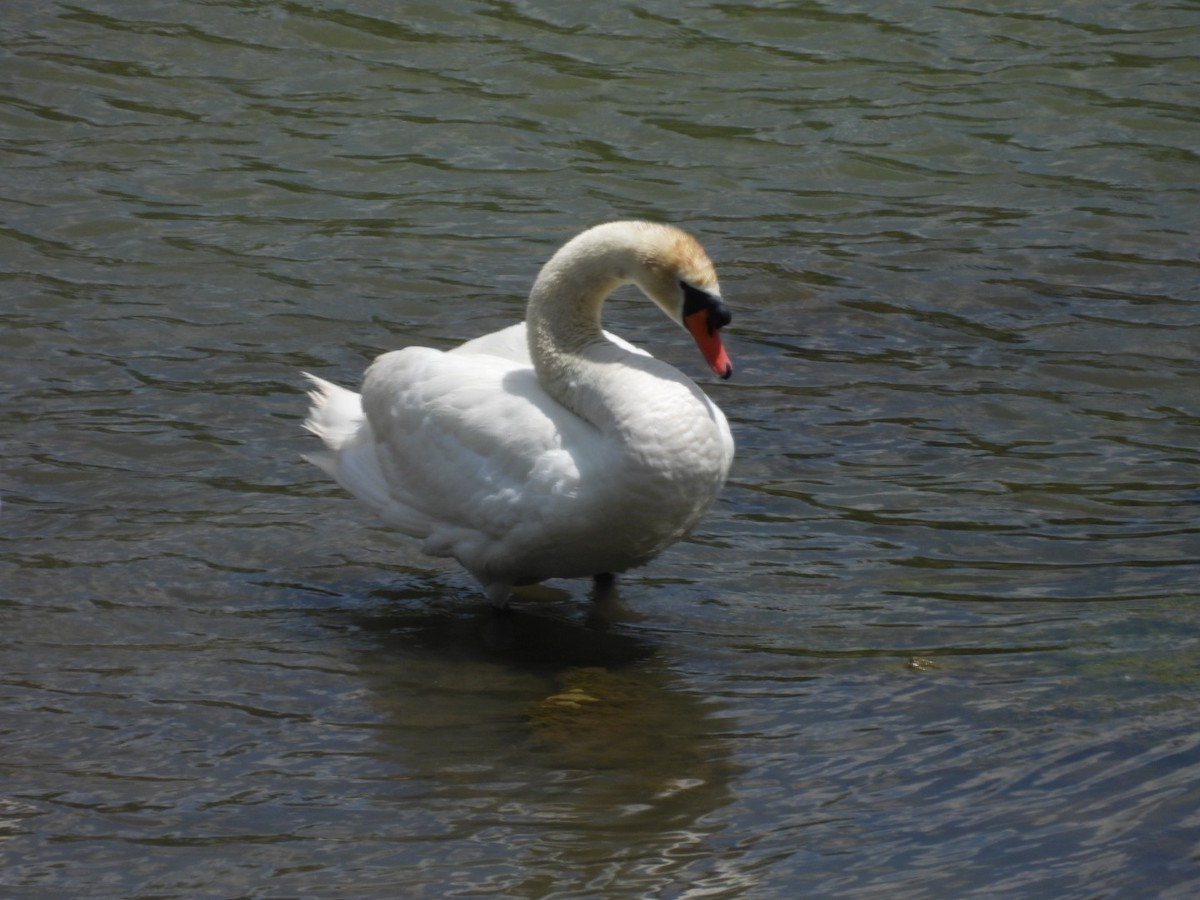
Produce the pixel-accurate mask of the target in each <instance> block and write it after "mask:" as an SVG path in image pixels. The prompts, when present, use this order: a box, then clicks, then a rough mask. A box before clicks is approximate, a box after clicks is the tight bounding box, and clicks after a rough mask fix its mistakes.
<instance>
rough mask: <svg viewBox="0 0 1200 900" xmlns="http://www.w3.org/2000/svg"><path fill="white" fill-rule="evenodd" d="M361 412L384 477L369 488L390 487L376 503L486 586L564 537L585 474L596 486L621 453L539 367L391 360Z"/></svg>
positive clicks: (378, 365)
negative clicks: (551, 389)
mask: <svg viewBox="0 0 1200 900" xmlns="http://www.w3.org/2000/svg"><path fill="white" fill-rule="evenodd" d="M362 406H363V412H364V414H365V418H366V423H367V425H368V427H369V431H370V439H371V451H372V452H371V455H372V456H373V457H374V459H375V467H376V469H377V471H378V473H379V474H380V476H381V481H380V480H374V479H371V480H367V479H364V484H372V483H373V484H374V487H375V488H378V487H379V486H380V484H382V485H383V486H385V487H386V496H383V497H376V498H375V499H374V501H373V502H372V505H374V506H376V507H377V508H378V509H379V510H380V511H381V513H382V514H383V515H384V516H385V518H387V519H389V520H390V521H392V522H394V523H395V524H398V525H401V526H402V527H403V528H404V530H406V531H408V533H410V534H413V535H414V536H416V537H421V538H424V541H425V548H424V549H425V550H426V552H428V553H431V554H434V555H439V556H453V557H455V558H456V559H458V560H459V561H460V562H461V563H463V565H464V566H466V567H467V569H468V570H470V571H472V573H473V574H475V575H476V577H479V578H480V580H482V581H484V582H485V583H486V582H488V581H489V580H494V578H493V575H494V571H495V570H497V569H498V568H503V567H504V566H505V565H506V563H505V557H506V556H511V555H513V554H514V553H515V552H516V550H517V549H518V548H522V547H528V546H530V545H534V544H537V543H539V541H541V542H544V541H545V540H547V539H548V536H549V535H550V534H552V533H553V532H554V531H555V530H556V529H558V528H562V527H565V525H566V523H564V522H562V521H561V519H562V518H563V516H564V515H574V514H575V513H574V508H575V507H574V504H572V503H571V502H570V501H571V500H572V499H574V498H575V497H577V496H578V495H579V494H580V492H581V488H582V482H583V480H584V477H585V476H584V474H583V473H584V471H586V478H587V479H588V480H589V481H590V480H592V479H595V478H596V470H597V467H599V468H600V469H603V468H604V465H605V460H606V458H608V457H610V456H612V455H613V448H612V445H611V442H610V441H609V440H608V439H606V438H604V437H603V436H602V435H601V434H600V433H599V432H598V431H597V430H596V429H595V428H594V427H593V426H592V425H590V424H588V423H587V422H584V421H583V420H582V419H580V418H579V417H578V416H576V415H575V414H574V413H572V412H570V411H569V410H567V409H566V408H564V407H562V406H561V405H560V404H558V403H557V402H556V401H555V400H553V399H552V398H551V397H550V396H549V395H548V394H546V392H545V391H544V390H543V388H542V386H541V384H540V383H539V382H538V380H537V376H536V375H535V373H534V371H533V369H532V368H531V367H528V366H523V365H521V364H520V363H518V362H514V361H512V360H509V359H504V358H502V357H500V356H494V355H490V354H483V353H479V354H463V353H462V352H461V351H455V352H451V353H442V352H439V351H437V350H430V349H427V348H416V347H410V348H407V349H405V350H398V351H395V352H393V353H387V354H384V355H383V356H381V357H379V358H378V359H377V360H376V361H375V362H374V364H373V365H372V366H371V367H370V369H368V370H367V376H366V379H365V381H364V383H363V395H362ZM365 468H368V469H370V465H367V466H366V467H365ZM596 480H598V481H600V482H601V483H603V480H602V478H599V479H596ZM364 499H366V498H364ZM369 502H371V501H369ZM414 526H416V527H414ZM507 564H508V565H513V564H514V563H513V561H512V560H509V562H508V563H507Z"/></svg>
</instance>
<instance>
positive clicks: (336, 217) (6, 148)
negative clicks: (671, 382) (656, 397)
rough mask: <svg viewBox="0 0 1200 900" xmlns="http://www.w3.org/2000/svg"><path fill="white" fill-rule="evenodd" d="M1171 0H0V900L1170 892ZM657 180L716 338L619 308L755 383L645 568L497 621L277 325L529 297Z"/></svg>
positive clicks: (1183, 857) (1187, 270)
mask: <svg viewBox="0 0 1200 900" xmlns="http://www.w3.org/2000/svg"><path fill="white" fill-rule="evenodd" d="M1198 40H1200V6H1197V5H1196V4H1195V3H1190V2H1176V3H1132V4H1130V3H1115V2H1099V3H1097V2H1089V3H1074V2H1068V3H1058V4H1054V5H1039V4H1001V3H974V4H969V5H949V6H947V5H939V6H931V5H929V4H924V3H913V2H897V3H889V4H868V3H851V2H827V3H815V2H814V3H788V4H753V5H752V4H728V3H727V4H718V3H709V2H696V3H685V4H680V3H663V2H649V3H641V4H616V5H613V4H610V5H607V6H604V7H603V8H599V7H596V5H594V4H593V5H590V6H586V5H585V6H570V7H568V6H564V5H562V4H549V3H543V2H530V3H484V2H481V3H469V2H457V0H449V2H443V3H439V4H424V3H405V4H395V3H384V2H369V0H348V2H343V3H340V4H332V3H328V4H326V3H308V2H296V3H265V2H250V0H227V2H217V0H213V2H204V3H166V2H139V3H137V4H130V3H119V2H108V0H101V2H88V3H80V4H70V3H61V2H37V3H23V4H17V5H15V6H14V7H13V9H10V10H7V11H6V13H5V16H4V20H3V23H2V24H0V47H2V49H3V55H0V82H2V87H0V148H2V149H3V154H4V156H3V159H4V168H3V175H2V176H0V178H2V179H3V180H2V190H0V195H2V197H0V199H2V205H0V209H2V210H3V228H2V230H0V245H2V250H0V274H2V277H3V293H2V295H0V296H2V298H3V299H2V300H0V379H2V381H0V383H2V384H3V387H4V390H3V392H2V393H0V452H2V456H3V471H2V473H0V502H2V504H3V505H2V506H0V538H2V543H0V704H2V706H0V709H3V715H2V716H0V773H2V778H0V839H3V841H2V842H0V887H2V888H3V890H2V891H0V892H2V893H3V894H4V895H5V896H12V897H65V896H80V897H83V896H86V897H152V896H153V897H188V898H191V897H293V896H306V897H335V896H346V897H351V896H352V897H447V896H471V897H475V896H502V897H638V898H643V897H664V898H665V897H702V896H703V897H729V898H733V897H753V898H770V897H795V896H813V897H855V898H863V897H868V898H869V897H884V896H886V897H888V898H889V900H893V898H923V897H929V896H940V897H969V896H988V897H997V896H1004V897H1018V896H1021V897H1025V896H1054V897H1064V898H1066V897H1116V896H1149V895H1154V896H1161V897H1167V898H1179V900H1182V898H1190V897H1192V896H1195V895H1196V894H1197V892H1200V815H1198V814H1197V810H1198V809H1200V729H1198V728H1197V721H1198V712H1200V609H1198V607H1197V602H1198V600H1200V592H1198V591H1197V588H1196V584H1197V583H1198V579H1200V466H1198V464H1200V449H1198V448H1200V399H1198V398H1200V363H1198V361H1197V360H1198V357H1200V306H1198V300H1200V289H1198V284H1200V260H1198V257H1197V252H1196V235H1197V234H1198V233H1200V212H1197V210H1200V188H1198V187H1197V185H1200V159H1198V156H1197V148H1198V146H1200V61H1198V60H1197V57H1196V54H1195V47H1196V46H1197V41H1198ZM628 216H646V217H652V218H656V219H662V220H666V221H670V222H673V223H676V224H679V225H681V226H683V227H685V228H687V229H688V230H690V231H692V232H693V233H694V234H696V235H697V236H698V237H699V238H700V239H701V241H702V242H703V243H704V244H705V246H706V247H707V248H708V250H709V251H710V254H711V255H712V256H713V258H714V260H715V261H716V263H717V266H718V270H719V272H720V274H721V280H722V286H723V290H724V293H725V295H726V299H727V300H728V302H729V303H730V306H731V308H732V311H733V314H734V322H733V324H732V326H731V327H730V328H729V329H728V331H727V335H728V337H727V346H728V348H729V350H730V353H731V355H732V357H733V360H734V363H735V366H736V375H735V377H734V379H733V380H732V381H731V382H729V383H714V382H713V379H711V378H710V377H708V376H707V374H706V370H705V367H704V365H703V362H702V360H700V359H699V357H698V356H696V354H695V353H694V350H693V349H692V348H691V347H689V346H686V345H685V343H684V341H683V340H681V334H680V333H679V331H678V329H675V328H673V327H672V326H671V325H670V324H669V323H667V322H666V321H665V320H663V319H662V317H661V315H659V314H658V313H657V312H656V311H655V310H653V309H652V308H650V307H649V305H648V304H644V303H642V302H641V301H640V300H639V299H637V298H635V297H634V296H633V295H632V294H622V295H620V296H619V297H618V298H616V299H614V301H613V302H612V303H611V304H610V307H609V309H608V313H607V320H606V321H607V324H608V326H609V327H610V328H611V329H612V330H614V331H617V332H619V333H621V334H623V335H624V336H625V337H627V338H629V339H631V340H634V341H635V342H638V343H642V344H644V345H646V346H650V347H653V349H654V351H655V353H656V354H657V355H660V356H663V357H665V358H667V359H669V360H671V361H672V362H674V363H676V364H677V365H679V366H680V367H681V368H683V369H684V370H685V371H688V372H689V373H691V374H692V375H693V376H694V377H696V378H697V380H698V381H700V382H701V383H702V384H703V385H704V387H705V389H706V390H708V391H709V392H710V394H711V396H713V397H714V399H715V400H716V401H717V402H718V403H719V404H721V405H722V407H723V408H724V409H725V410H726V412H727V413H728V414H729V417H730V420H731V423H732V425H733V428H734V432H735V436H736V439H737V442H738V459H737V461H736V462H735V465H734V470H733V473H732V476H731V481H730V484H729V486H728V488H727V490H726V492H725V493H724V495H723V497H722V500H721V501H720V503H719V504H718V506H717V508H716V509H715V510H714V511H713V513H712V514H711V515H710V516H709V517H708V518H707V519H706V520H705V522H704V523H703V524H702V526H701V528H700V529H699V530H698V532H697V533H696V534H695V535H694V536H693V538H692V539H691V540H689V541H688V542H686V543H684V544H681V545H679V546H677V547H675V548H673V549H672V550H671V551H669V552H668V553H667V554H665V555H664V556H663V557H662V558H660V559H659V560H657V561H656V562H655V563H653V564H652V565H651V566H649V567H647V568H645V569H643V570H640V571H638V572H634V573H630V575H629V576H627V577H626V578H624V579H623V580H622V581H621V582H620V583H619V586H618V590H617V593H616V596H614V597H600V598H597V599H595V600H594V601H593V599H592V598H591V596H590V594H589V591H590V585H588V584H586V583H582V582H556V583H552V584H550V585H547V586H543V587H540V588H537V589H533V590H531V591H529V592H528V593H526V594H525V595H524V596H523V597H522V598H521V599H519V600H518V601H517V604H516V605H517V612H516V614H514V615H513V616H510V617H505V618H497V617H495V616H492V615H491V614H490V613H489V612H488V611H487V610H486V609H485V608H484V604H483V602H482V601H481V599H480V597H479V596H478V594H477V592H476V589H475V586H474V585H473V583H472V582H471V581H470V579H468V578H467V577H466V576H465V575H463V574H462V573H461V572H460V571H458V570H457V569H455V568H454V567H452V566H449V565H443V564H442V563H440V562H438V561H433V560H429V559H428V558H425V557H422V556H421V555H420V554H418V553H417V552H416V551H415V549H414V548H413V547H412V546H410V545H408V544H407V543H405V542H404V541H402V540H400V539H398V538H397V537H395V536H394V535H392V534H390V533H389V532H388V531H387V530H386V529H383V528H381V527H379V526H378V525H377V524H376V523H375V522H373V521H372V520H371V519H370V517H369V515H368V514H367V513H366V512H365V511H364V510H363V509H361V508H360V507H358V506H357V505H356V504H355V503H354V502H353V501H351V500H350V499H348V498H346V497H344V496H343V495H342V494H341V492H340V491H338V490H337V489H336V488H335V487H333V486H332V485H330V484H329V483H327V482H326V481H325V480H324V478H323V477H322V476H321V474H320V473H319V472H318V471H317V470H316V469H314V468H312V467H311V466H308V465H306V464H305V463H304V462H303V461H302V460H301V459H300V455H301V454H302V453H304V452H305V451H306V450H309V449H311V448H312V440H311V439H310V438H307V437H306V436H305V435H304V434H303V433H302V430H301V427H300V423H301V421H302V418H303V415H304V410H305V405H306V404H305V399H304V396H303V385H302V383H301V379H300V377H299V374H298V372H299V370H301V369H306V370H309V371H313V372H316V373H318V374H321V375H323V376H326V377H329V378H332V379H334V380H338V381H341V382H343V383H350V384H353V383H355V381H356V379H357V378H358V376H359V374H360V373H361V371H362V369H363V367H364V366H365V364H366V363H367V362H368V361H369V360H370V359H371V358H372V357H373V356H374V355H376V354H377V353H379V352H382V351H384V350H387V349H392V348H396V347H400V346H404V345H406V344H409V343H421V344H427V345H432V346H438V347H448V346H452V345H453V344H455V343H457V342H460V341H462V340H465V339H467V338H470V337H472V336H475V335H478V334H481V333H483V332H485V331H490V330H493V329H495V328H499V327H502V326H504V325H506V324H509V323H511V322H513V321H516V320H518V319H519V318H520V316H521V311H522V307H523V296H524V293H525V292H526V291H527V289H528V286H529V284H530V282H531V281H532V278H533V277H534V275H535V274H536V271H537V268H538V266H539V265H540V264H541V262H542V261H544V259H545V258H546V257H547V256H548V255H549V253H551V252H552V251H553V249H554V248H555V247H556V246H557V245H558V244H559V243H561V242H562V241H563V240H564V239H566V238H567V237H568V236H570V235H571V234H573V233H575V232H576V231H578V230H580V229H581V228H583V227H585V226H586V225H589V224H592V223H595V222H598V221H602V220H605V219H609V218H617V217H628ZM584 670H586V671H584ZM581 685H582V687H581ZM571 691H586V692H591V694H589V696H591V695H594V699H595V702H596V704H599V705H598V706H597V707H596V708H597V709H599V710H601V712H602V714H603V718H601V717H600V716H599V715H596V716H592V717H588V716H576V715H574V714H573V713H571V712H570V709H571V707H570V704H569V703H564V701H563V698H564V696H567V695H570V692H571ZM567 699H568V700H569V696H568V697H567ZM589 702H590V701H589ZM564 710H566V712H564Z"/></svg>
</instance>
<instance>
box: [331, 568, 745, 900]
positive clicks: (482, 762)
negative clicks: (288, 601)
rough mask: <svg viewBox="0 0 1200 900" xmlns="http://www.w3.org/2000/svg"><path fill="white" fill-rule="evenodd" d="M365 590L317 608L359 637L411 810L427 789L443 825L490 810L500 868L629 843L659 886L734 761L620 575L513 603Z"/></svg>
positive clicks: (719, 722) (565, 862) (722, 724)
mask: <svg viewBox="0 0 1200 900" xmlns="http://www.w3.org/2000/svg"><path fill="white" fill-rule="evenodd" d="M367 597H368V598H369V599H367V600H366V601H365V602H363V603H362V605H361V606H357V607H354V606H351V605H350V604H346V605H343V606H341V607H339V608H337V609H332V610H328V609H327V610H324V611H319V612H317V613H316V616H317V618H318V619H319V620H320V621H321V622H322V624H323V625H325V626H326V627H328V628H331V629H333V630H335V631H338V632H341V633H342V634H343V635H344V636H345V637H346V639H347V640H348V641H350V642H351V643H352V644H353V652H352V654H351V655H350V659H351V660H352V661H353V663H354V664H355V665H356V666H357V667H358V674H359V677H360V679H361V683H362V684H363V685H364V686H365V688H366V690H367V691H368V692H369V696H368V697H367V698H366V699H367V701H368V703H369V705H370V706H371V707H372V708H373V709H375V710H376V711H377V712H378V714H379V716H380V722H379V724H378V726H377V727H376V728H375V729H374V731H373V733H374V735H375V736H376V737H377V738H378V745H379V747H380V748H382V749H380V750H378V751H377V752H379V753H381V754H383V755H384V756H386V757H387V758H388V760H389V761H390V762H391V763H393V764H394V765H398V766H399V767H401V768H402V769H403V770H404V778H403V779H402V780H400V781H398V782H397V783H396V792H397V797H396V802H397V803H398V804H402V805H403V806H404V808H405V810H406V811H407V812H408V813H410V814H411V812H412V807H413V803H414V802H415V803H417V804H425V805H426V806H425V808H426V810H427V812H428V813H429V815H432V816H434V817H435V818H436V819H437V820H438V827H440V828H443V829H448V830H450V831H455V830H456V829H458V828H460V827H461V828H464V829H465V828H478V827H480V825H479V823H480V822H481V821H487V822H490V823H491V824H490V825H489V826H488V831H489V841H490V842H494V843H495V845H496V846H497V847H501V848H507V850H506V851H505V852H506V853H507V854H509V855H510V857H511V858H508V859H507V861H506V862H505V866H515V867H516V868H517V869H518V870H519V869H520V866H521V858H522V855H523V854H529V856H528V858H527V859H526V864H527V865H528V863H529V861H530V860H532V859H537V860H539V861H541V862H543V863H544V862H545V859H546V858H547V857H548V856H549V857H552V858H556V859H557V860H558V862H559V865H560V866H561V867H569V868H563V869H561V870H562V871H578V872H580V877H581V879H583V880H586V879H584V876H585V875H588V873H589V872H590V875H588V877H594V876H596V875H597V874H598V873H599V871H600V868H601V867H602V866H603V865H604V862H603V860H604V859H606V858H608V859H611V857H612V855H613V854H631V851H630V850H629V848H630V847H631V846H632V847H636V848H637V850H636V852H634V853H632V856H633V857H635V858H636V859H640V860H642V862H641V863H634V867H635V868H638V867H640V866H644V867H645V870H646V873H647V878H649V879H650V880H649V881H648V882H647V885H648V887H649V885H650V884H651V883H654V884H657V885H658V886H660V887H662V886H664V885H666V884H668V883H671V882H672V880H673V879H675V878H676V877H677V875H678V870H679V867H680V866H682V865H683V864H684V861H685V860H686V859H690V858H692V856H693V854H700V853H703V852H704V851H703V847H704V844H705V841H706V835H705V833H704V828H703V826H702V825H701V824H700V823H701V822H702V820H704V819H705V817H710V816H711V814H712V813H713V812H714V811H716V810H719V809H721V808H723V807H724V806H727V805H728V804H729V803H730V802H731V799H732V788H731V785H732V782H733V781H734V779H735V777H736V774H737V773H736V767H735V766H734V765H733V764H732V763H731V762H730V758H731V756H732V754H733V751H732V748H731V747H730V746H728V745H727V739H726V735H727V734H728V733H729V730H730V729H729V725H728V723H727V722H726V721H725V719H724V717H723V716H722V712H721V709H720V707H719V706H717V705H716V704H714V703H713V702H711V701H709V700H707V699H705V698H703V697H700V696H698V695H697V694H696V693H695V692H694V690H689V689H688V687H687V685H686V682H685V680H684V679H683V678H682V677H681V676H680V675H678V674H677V673H676V672H674V671H673V670H672V664H671V661H670V660H669V659H668V658H667V652H668V651H667V650H666V649H665V648H663V647H661V646H659V645H658V644H657V643H656V642H655V641H654V640H653V639H651V638H649V637H648V636H646V635H645V634H642V633H639V631H638V626H637V624H636V614H634V613H632V612H631V611H630V610H629V609H628V608H627V607H625V606H624V604H623V602H622V601H621V598H620V592H619V588H616V589H612V590H609V591H604V590H600V591H593V595H592V597H591V598H590V599H589V600H588V601H587V602H580V599H579V598H577V597H574V596H573V595H572V594H568V593H567V592H565V591H561V590H558V589H555V588H553V587H547V586H538V587H536V588H533V589H530V590H527V591H524V592H522V595H521V596H520V597H519V598H518V599H517V601H516V602H515V603H514V607H513V609H511V610H510V611H508V612H505V613H496V612H495V611H493V610H492V609H491V608H490V607H488V606H487V605H486V603H484V602H482V601H481V600H480V599H479V598H477V597H474V596H472V597H463V596H451V595H450V594H449V593H448V592H447V591H445V590H444V589H442V588H439V586H437V585H434V584H422V585H420V586H417V587H412V588H403V589H391V588H389V589H384V590H373V591H370V592H369V594H368V595H367ZM414 786H419V787H414ZM414 791H415V792H416V794H418V795H419V796H417V797H415V798H414V796H413V794H414ZM681 847H682V848H683V856H682V857H679V854H680V852H681ZM689 847H690V848H691V850H692V851H693V852H688V850H687V848H689ZM513 854H515V855H513ZM651 871H653V872H654V873H655V874H654V875H653V877H652V878H651V877H650V874H649V873H650V872H651ZM672 873H674V874H672ZM492 874H493V876H496V877H505V876H500V875H499V873H496V872H493V873H492ZM510 874H512V873H510ZM530 877H532V876H530ZM433 880H434V881H436V880H437V879H436V877H435V878H434V879H433ZM520 881H521V879H520V878H517V880H516V881H514V882H511V883H513V884H514V885H515V884H518V883H520ZM527 892H528V893H533V894H536V893H537V890H536V886H535V885H532V884H529V885H525V886H524V887H523V888H518V889H516V891H515V893H516V894H517V895H521V894H523V893H527Z"/></svg>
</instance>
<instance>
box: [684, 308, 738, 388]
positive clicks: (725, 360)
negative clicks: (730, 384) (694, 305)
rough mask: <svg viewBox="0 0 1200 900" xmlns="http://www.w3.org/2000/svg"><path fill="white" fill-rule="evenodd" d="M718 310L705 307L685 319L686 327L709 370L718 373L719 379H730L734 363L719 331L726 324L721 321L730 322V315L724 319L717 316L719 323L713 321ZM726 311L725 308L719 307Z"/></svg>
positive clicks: (726, 314)
mask: <svg viewBox="0 0 1200 900" xmlns="http://www.w3.org/2000/svg"><path fill="white" fill-rule="evenodd" d="M716 309H717V308H709V307H707V306H706V307H704V308H703V309H699V310H697V311H696V312H694V313H691V314H690V315H686V316H684V317H683V324H684V327H685V328H687V330H688V332H689V333H690V334H691V335H692V339H693V340H694V341H695V342H696V346H697V347H699V348H700V352H701V353H703V354H704V358H705V360H707V362H708V365H709V368H711V369H712V370H713V372H715V373H716V375H717V377H718V378H728V377H729V376H730V375H732V374H733V363H732V362H730V360H729V354H728V353H726V352H725V345H724V344H722V343H721V334H720V332H719V331H717V329H718V328H720V327H721V325H724V324H725V322H723V321H721V318H724V319H725V321H726V322H727V321H728V320H729V313H727V312H726V313H725V315H724V317H721V316H719V315H717V316H716V318H717V322H716V323H714V322H713V321H712V319H713V317H714V316H713V314H714V313H716ZM719 309H722V310H723V309H724V307H719Z"/></svg>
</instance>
